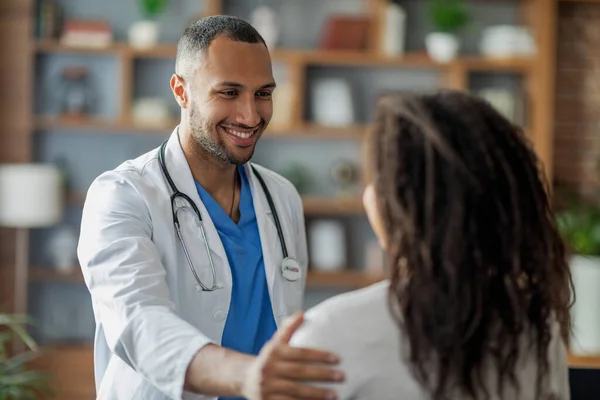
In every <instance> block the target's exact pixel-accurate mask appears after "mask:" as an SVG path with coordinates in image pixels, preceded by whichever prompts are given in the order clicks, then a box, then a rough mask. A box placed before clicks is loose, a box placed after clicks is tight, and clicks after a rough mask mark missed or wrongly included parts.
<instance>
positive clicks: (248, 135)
mask: <svg viewBox="0 0 600 400" xmlns="http://www.w3.org/2000/svg"><path fill="white" fill-rule="evenodd" d="M225 130H226V131H227V132H229V133H231V134H232V135H235V136H237V137H240V138H242V139H248V138H249V137H251V136H252V135H254V133H255V132H256V131H252V132H247V133H246V132H238V131H234V130H232V129H228V128H225Z"/></svg>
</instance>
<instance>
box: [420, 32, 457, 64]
mask: <svg viewBox="0 0 600 400" xmlns="http://www.w3.org/2000/svg"><path fill="white" fill-rule="evenodd" d="M425 45H426V47H427V53H428V54H429V57H430V58H431V59H432V60H433V61H435V62H438V63H448V62H450V61H452V60H454V59H455V58H456V55H457V54H458V50H459V48H460V43H459V41H458V38H457V37H456V36H455V35H452V34H450V33H444V32H432V33H430V34H428V35H427V37H426V38H425Z"/></svg>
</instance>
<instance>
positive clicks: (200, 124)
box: [190, 102, 254, 165]
mask: <svg viewBox="0 0 600 400" xmlns="http://www.w3.org/2000/svg"><path fill="white" fill-rule="evenodd" d="M190 106H191V109H190V127H191V129H192V136H193V137H194V139H196V142H198V144H200V146H202V148H203V149H204V150H205V151H206V152H207V153H208V154H210V155H212V156H213V157H216V158H217V159H219V160H221V161H223V162H225V163H227V164H231V165H241V164H245V163H247V162H248V161H249V160H250V159H251V158H252V156H253V155H254V149H252V152H251V153H250V154H249V155H248V157H244V158H243V159H240V158H237V157H236V156H235V154H233V153H231V152H230V151H229V150H227V147H225V144H224V143H223V141H222V140H221V137H220V136H219V134H218V133H217V137H216V138H215V139H213V137H212V130H211V126H210V124H209V122H208V120H206V119H204V118H202V116H201V115H200V113H199V112H198V108H197V107H196V104H195V103H194V102H192V103H191V105H190Z"/></svg>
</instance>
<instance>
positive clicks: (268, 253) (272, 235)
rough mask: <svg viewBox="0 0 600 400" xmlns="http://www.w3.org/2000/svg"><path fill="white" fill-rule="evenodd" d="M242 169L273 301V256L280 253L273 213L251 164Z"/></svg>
mask: <svg viewBox="0 0 600 400" xmlns="http://www.w3.org/2000/svg"><path fill="white" fill-rule="evenodd" d="M244 168H245V170H246V176H248V177H250V179H249V182H250V190H251V192H252V201H253V202H254V213H255V214H256V222H257V225H258V232H259V234H260V241H261V246H262V251H263V262H264V265H265V275H266V277H267V286H268V288H269V295H270V297H271V299H273V285H274V283H275V276H276V274H277V271H278V269H277V262H276V257H275V255H276V254H279V253H280V252H281V250H280V249H281V244H280V243H279V238H278V235H277V227H276V225H275V220H274V216H273V212H272V211H271V208H270V207H269V202H268V201H267V196H266V194H265V192H264V190H263V188H262V185H261V184H260V181H259V180H258V178H257V177H256V174H255V173H254V172H253V171H252V168H251V163H249V162H248V163H246V164H245V165H244ZM257 169H259V168H257ZM259 173H260V171H259ZM261 176H262V178H263V180H265V184H266V185H267V188H268V189H269V191H270V193H271V196H274V194H273V192H274V189H273V187H270V186H269V180H268V179H266V178H265V174H264V173H263V174H261ZM273 201H275V200H273ZM273 304H275V303H273ZM273 312H274V315H275V316H277V315H278V314H277V311H276V310H275V309H273Z"/></svg>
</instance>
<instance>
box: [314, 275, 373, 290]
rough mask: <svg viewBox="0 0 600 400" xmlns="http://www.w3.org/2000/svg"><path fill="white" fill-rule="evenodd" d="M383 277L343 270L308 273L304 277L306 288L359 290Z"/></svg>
mask: <svg viewBox="0 0 600 400" xmlns="http://www.w3.org/2000/svg"><path fill="white" fill-rule="evenodd" d="M383 278H384V277H383V275H382V274H379V273H374V272H365V271H360V270H343V271H335V272H321V271H310V272H309V273H308V276H307V277H306V286H307V288H313V289H315V288H321V289H327V288H346V289H359V288H362V287H366V286H369V285H371V284H373V283H376V282H379V281H381V280H382V279H383Z"/></svg>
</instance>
